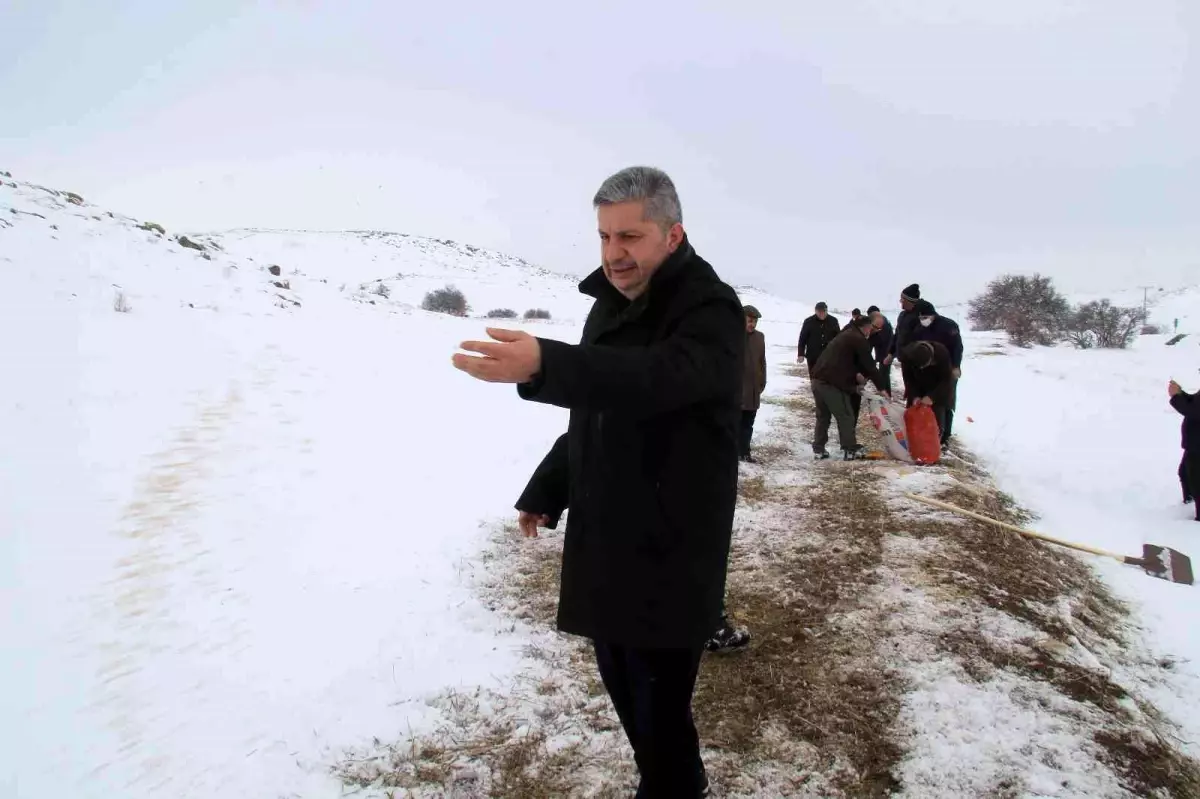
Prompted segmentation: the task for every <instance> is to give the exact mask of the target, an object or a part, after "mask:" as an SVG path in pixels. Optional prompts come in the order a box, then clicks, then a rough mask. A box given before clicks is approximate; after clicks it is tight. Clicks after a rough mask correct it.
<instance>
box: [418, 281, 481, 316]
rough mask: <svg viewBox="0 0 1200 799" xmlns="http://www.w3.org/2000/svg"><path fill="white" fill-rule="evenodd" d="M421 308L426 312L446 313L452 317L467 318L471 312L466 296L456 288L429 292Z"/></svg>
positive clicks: (450, 287) (447, 287)
mask: <svg viewBox="0 0 1200 799" xmlns="http://www.w3.org/2000/svg"><path fill="white" fill-rule="evenodd" d="M421 307H422V308H424V309H425V310H426V311H433V312H434V313H446V314H450V315H451V316H466V315H467V312H468V311H469V310H470V306H469V305H467V298H466V295H464V294H463V293H462V292H461V291H459V290H458V289H456V288H454V286H446V287H445V288H440V289H435V290H433V291H431V292H429V293H428V294H426V295H425V299H424V300H422V301H421Z"/></svg>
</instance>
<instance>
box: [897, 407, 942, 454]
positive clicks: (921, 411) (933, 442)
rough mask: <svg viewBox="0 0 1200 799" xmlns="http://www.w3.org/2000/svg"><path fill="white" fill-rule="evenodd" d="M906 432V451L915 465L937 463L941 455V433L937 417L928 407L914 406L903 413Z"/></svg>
mask: <svg viewBox="0 0 1200 799" xmlns="http://www.w3.org/2000/svg"><path fill="white" fill-rule="evenodd" d="M904 429H905V430H906V431H907V432H908V451H909V453H910V454H911V455H912V459H913V461H914V462H916V463H920V464H931V463H937V462H938V458H940V457H941V455H942V440H941V439H942V432H941V431H940V430H938V423H937V417H936V416H934V415H933V409H932V408H930V407H929V406H928V405H914V406H912V407H911V408H909V409H908V410H906V411H905V412H904Z"/></svg>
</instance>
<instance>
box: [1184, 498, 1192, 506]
mask: <svg viewBox="0 0 1200 799" xmlns="http://www.w3.org/2000/svg"><path fill="white" fill-rule="evenodd" d="M1194 501H1195V500H1193V499H1192V498H1191V497H1184V498H1183V504H1184V505H1191V504H1192V502H1194Z"/></svg>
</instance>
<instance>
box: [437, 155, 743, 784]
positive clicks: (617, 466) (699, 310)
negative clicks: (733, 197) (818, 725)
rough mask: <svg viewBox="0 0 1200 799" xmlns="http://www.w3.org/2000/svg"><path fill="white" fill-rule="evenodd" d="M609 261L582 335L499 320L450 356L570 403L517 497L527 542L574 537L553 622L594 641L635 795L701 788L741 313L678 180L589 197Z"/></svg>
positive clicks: (566, 546) (639, 180) (633, 174)
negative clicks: (548, 535) (703, 713)
mask: <svg viewBox="0 0 1200 799" xmlns="http://www.w3.org/2000/svg"><path fill="white" fill-rule="evenodd" d="M594 205H595V206H596V208H597V218H598V221H599V232H600V245H601V247H600V249H601V258H602V266H601V268H600V269H598V270H596V271H595V272H593V273H592V274H591V275H590V276H588V277H587V278H586V279H585V280H584V281H583V282H582V283H581V284H580V290H581V291H582V292H583V293H585V294H587V295H589V296H591V297H593V298H595V302H594V304H593V305H592V309H591V311H590V313H589V314H588V317H587V321H586V323H585V324H584V329H583V340H582V342H581V343H580V344H578V345H570V344H566V343H563V342H560V341H553V340H550V339H536V338H533V337H532V336H529V335H528V334H525V333H520V332H516V331H501V330H495V329H490V330H489V331H488V332H489V334H490V335H491V336H492V338H494V339H497V340H498V341H499V343H492V342H464V343H463V345H462V347H463V349H464V350H468V351H471V352H477V353H480V354H482V355H483V356H484V357H482V358H479V357H475V356H470V355H463V354H459V355H456V356H455V365H456V366H458V367H459V368H460V369H463V370H464V371H467V372H468V373H470V374H472V375H474V376H476V377H479V378H480V379H483V380H492V381H496V382H508V383H517V384H518V391H519V394H520V396H521V397H522V398H524V399H527V400H532V401H535V402H543V403H547V404H550V405H557V406H560V407H564V408H569V409H570V411H571V416H570V423H569V426H568V430H567V433H566V435H564V436H562V437H560V438H559V439H558V441H557V442H555V444H554V446H553V447H552V448H551V449H550V452H549V454H547V455H546V457H545V459H544V460H543V461H542V463H541V465H540V466H538V468H537V470H536V471H535V472H534V474H533V477H532V478H531V479H530V481H529V484H528V486H527V487H526V489H525V491H524V493H523V494H522V495H521V497H520V499H519V500H518V501H517V503H516V507H517V509H518V511H519V515H518V522H519V525H520V528H521V530H522V531H523V533H524V534H525V535H526V536H536V535H537V528H538V527H539V526H542V527H550V528H553V527H555V526H556V525H557V524H558V522H559V519H560V517H561V515H562V513H563V511H564V510H565V509H566V508H567V507H570V514H569V516H568V518H567V531H566V535H565V538H564V542H563V560H562V586H561V593H560V595H559V606H558V628H559V629H560V630H562V631H564V632H567V633H573V634H575V635H581V636H585V637H587V638H590V639H592V641H593V642H594V648H595V653H596V661H597V665H598V667H599V671H600V676H601V679H602V680H603V681H604V685H605V687H606V688H607V690H608V694H609V696H610V697H611V698H612V702H613V705H614V706H615V708H616V711H617V715H618V716H619V717H620V719H621V723H622V725H623V726H624V728H625V733H626V735H627V736H628V737H629V742H630V744H631V745H632V747H633V751H634V756H635V759H636V761H637V764H638V768H639V770H640V772H641V778H642V783H641V787H640V789H639V791H638V796H642V797H659V796H701V795H702V793H703V792H704V790H705V789H706V787H707V779H706V777H705V775H704V766H703V764H702V763H701V760H700V745H699V739H698V736H697V733H696V727H695V724H694V723H693V721H692V712H691V702H692V693H693V690H694V688H695V681H696V674H697V671H698V669H699V666H700V658H701V654H702V652H703V647H704V642H705V640H706V639H707V638H708V637H709V636H710V635H711V634H712V631H713V630H715V629H716V628H717V626H718V624H719V623H720V618H721V606H722V604H723V602H722V600H723V596H724V591H725V571H726V566H727V562H728V557H729V544H730V536H731V533H732V529H733V510H734V504H735V502H736V496H737V479H738V431H739V423H740V417H741V404H742V396H741V393H742V392H741V389H742V359H743V348H744V346H745V341H746V322H745V318H744V315H743V311H742V304H741V302H740V301H739V300H738V297H737V295H736V294H735V293H734V291H733V289H731V288H730V287H729V286H728V285H726V284H725V283H723V282H722V281H721V279H720V278H719V277H717V274H716V273H715V272H714V271H713V269H712V267H711V266H709V265H708V263H707V262H705V261H704V259H702V258H701V257H700V256H699V255H697V254H696V251H695V250H694V249H693V248H692V246H691V244H689V243H688V239H687V236H686V234H685V233H684V230H683V225H682V213H681V211H680V207H679V198H678V195H677V194H676V191H675V187H674V185H673V184H672V182H671V179H670V178H669V177H667V175H666V174H664V173H663V172H661V171H659V170H657V169H651V168H648V167H631V168H629V169H626V170H623V171H621V172H618V173H617V174H615V175H613V176H612V177H610V178H609V179H608V180H606V181H605V182H604V184H603V185H602V186H601V187H600V190H599V191H598V192H597V194H596V196H595V198H594Z"/></svg>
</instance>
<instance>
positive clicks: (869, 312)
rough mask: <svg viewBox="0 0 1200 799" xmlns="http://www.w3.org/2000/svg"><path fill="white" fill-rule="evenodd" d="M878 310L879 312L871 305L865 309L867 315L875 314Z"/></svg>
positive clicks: (877, 307)
mask: <svg viewBox="0 0 1200 799" xmlns="http://www.w3.org/2000/svg"><path fill="white" fill-rule="evenodd" d="M878 310H879V306H878V305H872V306H871V307H870V308H868V309H867V313H868V314H873V313H875V312H877V311H878Z"/></svg>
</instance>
